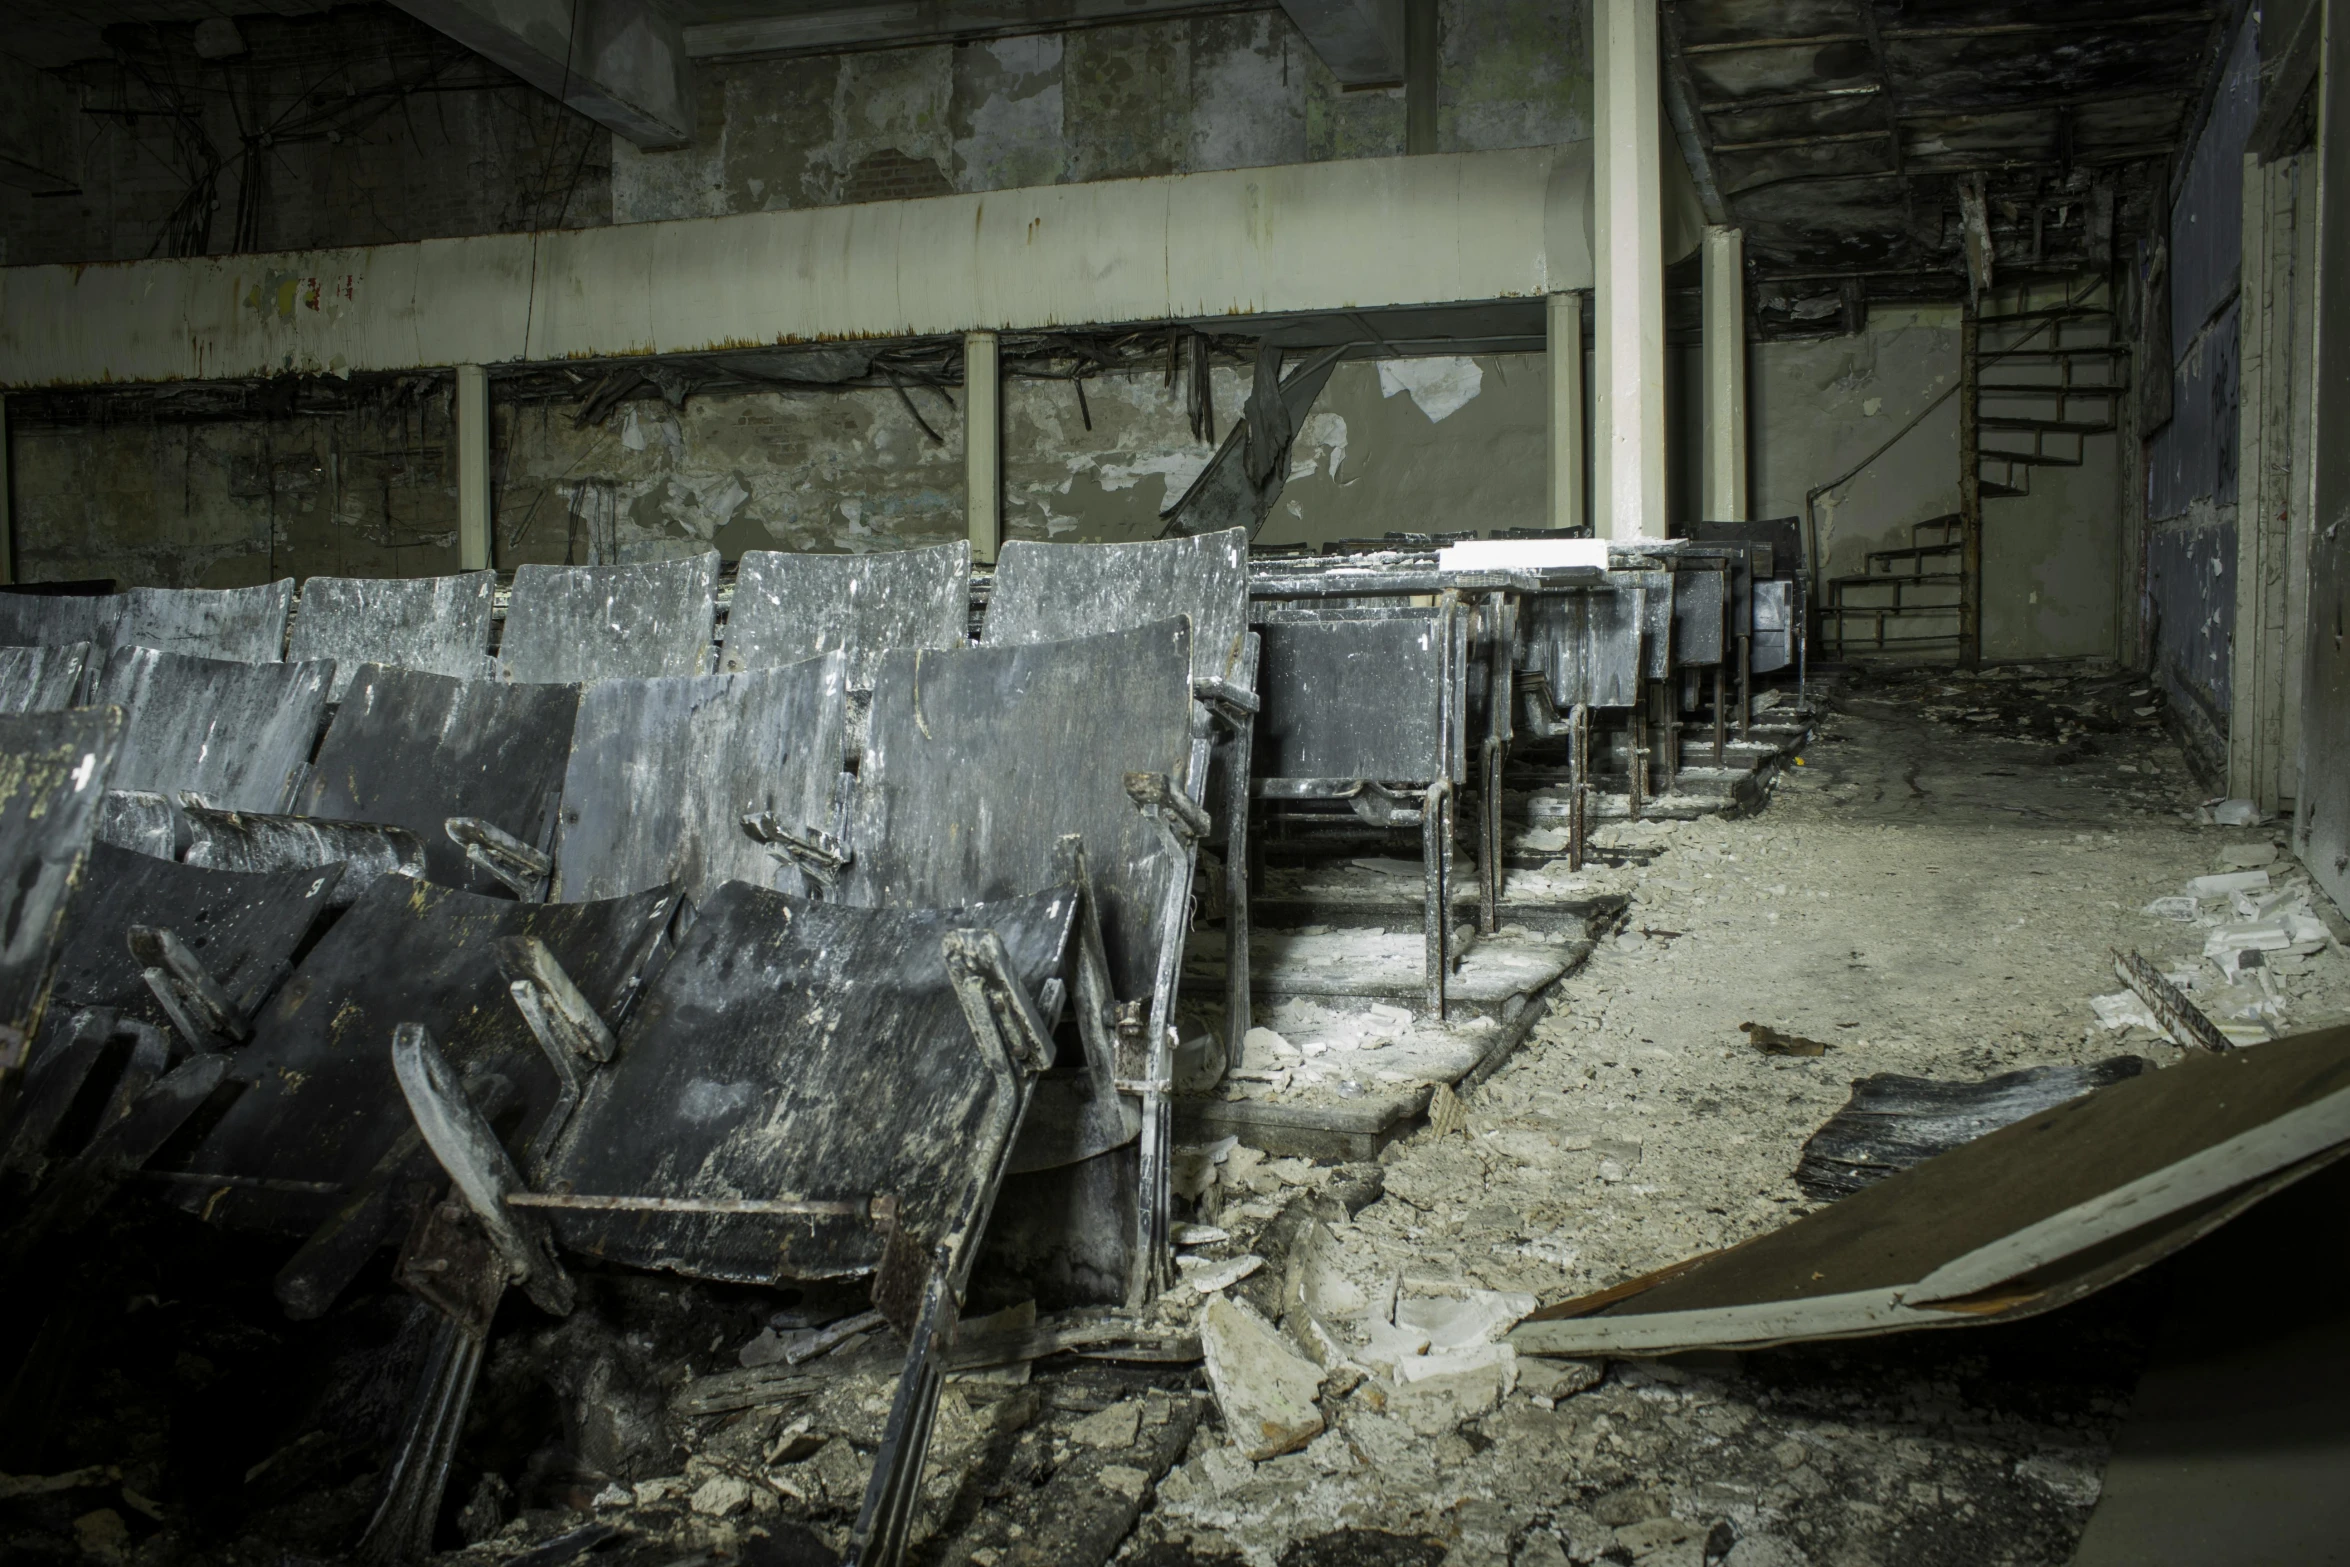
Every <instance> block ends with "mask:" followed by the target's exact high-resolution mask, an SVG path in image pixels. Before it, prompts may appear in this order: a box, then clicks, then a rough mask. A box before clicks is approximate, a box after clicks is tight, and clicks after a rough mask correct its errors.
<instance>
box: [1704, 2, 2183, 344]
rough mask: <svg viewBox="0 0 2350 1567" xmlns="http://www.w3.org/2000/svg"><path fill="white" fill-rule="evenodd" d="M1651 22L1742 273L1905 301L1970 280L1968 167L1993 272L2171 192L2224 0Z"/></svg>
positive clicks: (1848, 5)
mask: <svg viewBox="0 0 2350 1567" xmlns="http://www.w3.org/2000/svg"><path fill="white" fill-rule="evenodd" d="M1661 20H1662V24H1663V30H1664V40H1663V43H1664V50H1665V58H1666V66H1667V72H1668V84H1669V86H1670V87H1671V88H1672V89H1673V90H1674V91H1675V92H1676V93H1677V94H1678V96H1679V98H1680V99H1681V101H1682V103H1683V106H1684V107H1685V109H1686V110H1687V115H1686V118H1687V121H1688V122H1689V124H1690V125H1691V127H1692V128H1693V129H1694V132H1695V136H1694V140H1695V142H1696V146H1695V148H1694V149H1693V151H1694V154H1695V155H1697V156H1701V157H1702V158H1703V159H1704V160H1705V161H1706V162H1707V163H1708V164H1709V165H1710V169H1709V171H1708V172H1709V173H1710V175H1711V177H1712V181H1713V184H1714V186H1715V188H1717V189H1718V190H1720V192H1721V193H1722V197H1723V200H1724V203H1725V205H1726V206H1727V208H1728V213H1727V216H1728V220H1729V221H1730V222H1732V223H1735V224H1737V225H1738V226H1740V227H1742V228H1743V229H1744V230H1745V231H1746V253H1747V257H1748V263H1749V267H1750V271H1751V274H1752V276H1753V277H1754V278H1755V279H1756V280H1757V281H1758V282H1769V281H1772V280H1779V281H1794V280H1802V281H1806V282H1808V283H1811V284H1815V285H1817V286H1819V287H1821V288H1824V289H1836V288H1838V287H1840V286H1841V283H1842V282H1843V281H1852V280H1857V281H1859V282H1860V283H1861V284H1862V286H1863V287H1864V288H1865V290H1866V292H1867V293H1868V294H1870V295H1872V296H1875V297H1879V298H1914V299H1947V298H1953V297H1955V296H1956V294H1957V293H1958V292H1959V289H1960V286H1961V279H1962V278H1963V277H1964V269H1963V264H1962V262H1961V259H1960V256H1959V240H1958V234H1959V228H1958V224H1957V222H1956V211H1957V195H1956V192H1957V188H1958V185H1959V183H1960V182H1961V181H1962V180H1966V179H1971V178H1973V177H1975V176H1977V175H1981V176H1983V177H1984V179H1985V180H1986V181H1987V191H1988V194H1989V195H1990V196H1991V197H1992V199H1993V201H1994V204H1995V207H1996V209H1997V211H1998V213H1999V214H2000V217H1999V220H1998V222H1997V223H1995V224H1994V229H1995V238H1996V239H1997V241H1998V243H1999V244H2000V246H2001V252H2000V255H1999V257H1998V263H1999V267H2000V272H2001V275H2002V276H2007V277H2017V276H2028V275H2030V274H2031V273H2033V272H2034V271H2035V270H2037V271H2039V272H2041V273H2043V274H2046V275H2056V274H2061V273H2069V272H2077V271H2080V270H2083V269H2086V268H2095V267H2102V266H2104V265H2107V264H2108V263H2109V262H2110V259H2111V257H2112V255H2113V254H2115V250H2114V246H2115V244H2116V243H2123V242H2126V241H2127V240H2128V239H2129V238H2131V237H2134V235H2135V234H2137V233H2138V232H2141V231H2143V230H2144V229H2145V228H2146V226H2147V224H2148V222H2149V221H2150V216H2151V214H2152V213H2153V212H2154V211H2155V210H2156V209H2157V208H2158V207H2159V205H2160V199H2159V198H2160V187H2161V184H2162V171H2161V165H2162V163H2163V162H2164V160H2167V159H2168V158H2170V157H2171V156H2172V154H2173V153H2174V152H2175V151H2176V149H2177V148H2178V146H2179V145H2180V143H2181V141H2182V139H2183V138H2184V137H2185V136H2186V135H2187V134H2188V133H2189V131H2190V130H2191V129H2192V126H2193V122H2194V120H2195V117H2196V112H2197V106H2198V104H2199V103H2200V101H2201V98H2202V95H2203V91H2204V87H2205V84H2206V82H2207V81H2208V79H2209V76H2210V72H2211V69H2212V63H2213V61H2214V60H2215V59H2216V57H2217V55H2218V52H2219V51H2218V44H2219V41H2220V38H2221V35H2222V32H2223V18H2222V16H2221V13H2219V12H2216V11H2212V10H2207V9H2198V8H2195V7H2172V8H2155V7H2151V6H2148V5H2146V4H2143V3H2138V4H2129V3H2114V0H2090V3H2086V4H2078V5H2067V6H2064V7H2062V8H2051V7H2047V6H2033V5H2025V4H2020V3H2014V0H1976V3H1968V4H1957V5H1952V4H1932V3H1925V0H1908V3H1902V0H1798V3H1795V4H1770V3H1764V0H1665V4H1664V6H1663V8H1662V13H1661ZM2091 210H2095V211H2097V212H2099V213H2101V214H2110V217H2104V218H2101V220H2100V221H2099V222H2097V223H2090V222H2087V221H2085V216H2084V215H2085V214H2086V213H2088V212H2089V211H2091ZM2011 251H2012V254H2010V252H2011Z"/></svg>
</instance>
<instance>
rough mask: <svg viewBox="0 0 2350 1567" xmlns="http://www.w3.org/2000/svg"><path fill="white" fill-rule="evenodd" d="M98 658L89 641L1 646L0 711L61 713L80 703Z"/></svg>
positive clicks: (94, 648) (92, 644) (95, 645)
mask: <svg viewBox="0 0 2350 1567" xmlns="http://www.w3.org/2000/svg"><path fill="white" fill-rule="evenodd" d="M99 662H100V660H99V658H98V648H97V644H95V643H91V642H73V643H68V644H67V645H65V646H63V647H0V713H62V712H64V711H65V710H66V709H67V708H69V707H79V706H81V705H82V693H83V692H84V690H86V689H87V687H88V685H89V682H90V679H91V678H92V676H93V675H95V673H96V671H97V665H98V663H99Z"/></svg>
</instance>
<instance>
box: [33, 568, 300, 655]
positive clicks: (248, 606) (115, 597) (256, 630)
mask: <svg viewBox="0 0 2350 1567" xmlns="http://www.w3.org/2000/svg"><path fill="white" fill-rule="evenodd" d="M293 603H294V579H293V578H291V577H285V578H281V579H280V580H278V581H276V582H270V583H265V584H263V585H261V586H259V587H251V588H132V589H130V590H129V591H128V592H125V593H109V594H97V595H81V594H56V595H50V594H31V593H0V643H6V644H12V645H18V646H28V645H39V646H51V647H56V646H64V645H68V644H71V643H75V642H94V643H96V644H98V645H99V646H100V647H102V648H108V649H112V648H122V647H149V648H155V649H157V650H158V651H160V652H165V653H186V654H189V655H191V656H194V657H197V658H226V659H234V660H237V661H238V662H241V663H248V664H261V663H273V662H275V661H276V660H278V659H279V658H282V657H283V656H284V654H285V645H286V614H287V611H288V610H290V609H291V608H292V607H293Z"/></svg>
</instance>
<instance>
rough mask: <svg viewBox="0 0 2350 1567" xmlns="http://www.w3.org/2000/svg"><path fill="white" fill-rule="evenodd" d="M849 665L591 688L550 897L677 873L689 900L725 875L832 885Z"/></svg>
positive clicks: (835, 660) (589, 893)
mask: <svg viewBox="0 0 2350 1567" xmlns="http://www.w3.org/2000/svg"><path fill="white" fill-rule="evenodd" d="M847 668H848V655H847V654H845V653H831V654H827V655H826V656H824V657H822V658H813V659H808V660H805V661H803V662H801V663H797V664H792V665H788V666H786V667H783V668H779V669H757V670H750V671H746V672H744V673H741V674H729V675H686V676H678V677H675V678H671V679H665V680H604V681H598V682H597V683H596V684H594V685H591V686H589V687H588V688H587V690H586V693H585V694H584V695H583V696H582V697H581V698H580V703H579V719H578V723H577V725H576V726H575V728H574V730H573V734H572V741H571V751H570V760H569V763H568V765H567V767H566V769H565V771H564V774H563V789H562V799H563V822H562V830H561V836H560V837H559V839H558V840H557V844H556V849H555V882H554V896H555V899H556V901H558V902H575V901H577V900H579V899H583V898H609V897H617V896H619V895H621V894H623V893H629V892H637V891H640V890H642V889H644V888H646V887H651V886H658V885H661V884H663V883H671V882H674V883H675V884H676V885H677V886H678V889H679V891H680V892H681V893H682V895H683V896H684V897H685V899H686V900H687V904H688V906H689V907H691V906H695V905H698V904H699V903H700V901H701V900H702V899H703V898H704V897H706V896H708V895H709V894H710V893H711V892H713V891H715V890H716V888H717V887H718V885H719V884H720V883H722V882H726V881H746V882H751V883H753V884H755V885H759V886H767V887H775V888H779V889H781V890H783V891H786V892H793V893H805V892H810V891H812V890H813V889H814V888H817V887H821V886H824V885H827V884H829V883H830V882H831V881H832V880H833V879H835V878H836V877H837V875H838V874H839V862H840V858H841V854H842V853H843V852H844V851H843V849H842V847H841V844H840V836H841V834H842V832H843V830H844V828H845V826H846V823H845V821H844V820H843V818H842V815H841V812H842V811H843V810H844V809H845V806H846V801H847V795H846V790H845V784H846V780H845V779H844V778H843V776H842V771H841V769H842V764H843V758H844V755H845V747H846V744H847V739H846V730H847V725H848V685H847ZM746 822H749V823H753V824H755V830H754V827H751V826H746ZM760 835H764V837H762V836H760Z"/></svg>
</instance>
